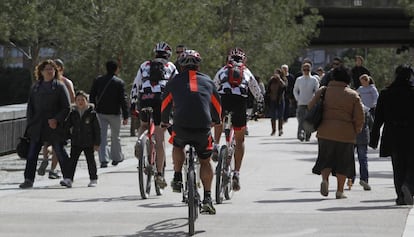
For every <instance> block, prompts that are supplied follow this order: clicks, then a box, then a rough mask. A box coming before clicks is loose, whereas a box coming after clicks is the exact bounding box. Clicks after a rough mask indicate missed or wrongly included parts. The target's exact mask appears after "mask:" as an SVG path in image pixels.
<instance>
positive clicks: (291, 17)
mask: <svg viewBox="0 0 414 237" xmlns="http://www.w3.org/2000/svg"><path fill="white" fill-rule="evenodd" d="M0 7H2V9H5V10H4V11H2V12H1V13H0V20H1V22H2V23H0V29H1V30H2V31H1V32H0V39H1V41H2V43H6V44H12V43H13V44H14V46H15V47H16V48H19V49H21V50H22V52H25V54H26V58H27V59H28V61H29V62H30V64H31V68H33V66H34V65H36V64H37V62H38V60H39V52H40V49H41V48H51V49H53V52H54V55H53V56H54V57H60V58H62V59H63V60H64V61H65V65H66V68H67V70H66V73H67V75H68V77H69V78H71V79H72V80H73V81H74V84H75V87H77V88H79V89H83V90H86V91H88V90H89V87H90V85H91V83H92V80H93V78H95V77H96V76H97V75H98V74H101V73H104V71H103V65H104V63H105V61H106V60H107V59H109V58H112V59H117V60H118V61H119V62H120V63H121V65H122V71H121V78H123V79H124V80H125V81H126V83H127V84H130V83H132V81H133V79H134V77H135V75H136V72H137V69H138V67H139V65H140V63H142V62H143V61H144V60H147V59H150V58H152V57H153V52H152V49H153V47H154V45H155V44H156V43H157V42H159V41H166V42H167V43H169V44H170V45H171V47H173V48H174V47H175V45H177V44H180V43H183V44H185V45H187V46H188V47H189V48H193V49H196V50H198V51H199V52H200V53H201V55H202V57H203V63H202V70H203V71H204V72H206V73H207V74H209V75H210V76H214V74H215V73H216V71H217V69H218V68H219V67H220V66H221V65H222V64H223V63H224V62H225V58H226V54H227V52H228V50H229V49H230V48H233V47H241V48H243V49H244V50H245V51H246V52H247V55H248V58H249V59H248V64H249V67H250V68H251V69H252V71H253V72H254V73H255V74H258V75H261V76H262V77H263V75H267V76H270V75H271V74H272V72H273V69H274V67H275V65H281V64H282V63H290V62H292V61H293V60H294V58H295V57H296V56H297V55H298V54H299V52H300V50H301V49H302V48H304V47H306V46H307V44H308V43H309V41H310V39H311V38H312V37H314V36H316V35H317V34H318V31H317V27H316V25H317V23H318V21H320V20H321V17H320V16H318V15H317V11H315V10H313V9H308V8H307V5H306V1H305V0H297V1H288V0H277V1H276V0H257V1H248V0H211V1H208V2H206V1H201V0H194V1H154V0H139V1H132V0H88V1H84V0H71V1H65V0H15V1H12V0H8V1H7V0H6V1H1V2H0ZM305 11H306V14H305ZM10 22H13V24H11V23H10Z"/></svg>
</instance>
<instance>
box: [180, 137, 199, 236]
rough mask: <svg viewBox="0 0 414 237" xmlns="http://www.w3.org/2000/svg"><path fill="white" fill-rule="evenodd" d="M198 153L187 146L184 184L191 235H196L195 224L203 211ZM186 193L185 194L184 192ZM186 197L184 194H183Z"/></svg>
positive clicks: (190, 146)
mask: <svg viewBox="0 0 414 237" xmlns="http://www.w3.org/2000/svg"><path fill="white" fill-rule="evenodd" d="M197 160H198V159H197V153H196V152H195V148H194V147H193V146H192V145H187V146H186V156H185V161H184V166H183V171H184V172H185V173H186V175H185V176H186V178H187V179H186V182H185V184H184V191H185V192H186V193H187V204H188V232H189V235H190V236H192V235H194V231H195V226H194V223H195V221H196V220H197V218H198V214H199V212H200V210H201V197H200V193H199V192H198V185H197V178H196V176H197V172H196V165H197V163H198V162H197ZM183 193H184V192H183ZM183 195H184V194H183Z"/></svg>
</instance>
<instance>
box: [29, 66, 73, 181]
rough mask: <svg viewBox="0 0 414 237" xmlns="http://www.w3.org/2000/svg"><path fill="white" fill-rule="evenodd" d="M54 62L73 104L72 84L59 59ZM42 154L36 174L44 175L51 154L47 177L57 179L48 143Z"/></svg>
mask: <svg viewBox="0 0 414 237" xmlns="http://www.w3.org/2000/svg"><path fill="white" fill-rule="evenodd" d="M54 62H55V63H56V65H57V67H58V72H59V74H60V80H61V82H62V83H63V84H64V85H65V86H66V89H67V90H68V93H69V99H70V103H72V104H73V103H75V91H74V87H73V82H72V81H71V80H70V79H69V78H67V77H66V76H64V71H65V67H64V64H63V61H62V60H61V59H55V60H54ZM42 153H43V160H42V162H41V163H40V166H39V169H37V174H38V175H40V176H43V175H45V173H46V168H47V166H48V165H49V154H51V156H52V163H51V165H50V171H49V176H48V177H49V179H59V178H60V175H59V172H58V171H57V170H56V167H57V164H58V159H57V156H56V154H55V152H53V148H52V146H51V145H50V144H48V143H45V144H44V146H43V149H42Z"/></svg>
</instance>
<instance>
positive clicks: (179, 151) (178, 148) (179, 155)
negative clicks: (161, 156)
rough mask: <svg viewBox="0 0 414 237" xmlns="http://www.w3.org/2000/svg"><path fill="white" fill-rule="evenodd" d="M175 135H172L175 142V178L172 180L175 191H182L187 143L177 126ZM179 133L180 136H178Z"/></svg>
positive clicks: (173, 154) (173, 155)
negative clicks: (182, 138)
mask: <svg viewBox="0 0 414 237" xmlns="http://www.w3.org/2000/svg"><path fill="white" fill-rule="evenodd" d="M173 129H174V132H173V134H174V135H173V136H172V143H173V151H172V159H173V166H174V179H173V180H172V182H171V188H172V189H173V192H177V193H180V192H181V188H182V182H183V175H182V168H183V164H184V160H185V152H184V147H185V143H184V141H183V140H181V139H180V131H177V127H175V128H173ZM177 134H178V137H177Z"/></svg>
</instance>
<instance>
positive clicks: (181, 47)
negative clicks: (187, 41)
mask: <svg viewBox="0 0 414 237" xmlns="http://www.w3.org/2000/svg"><path fill="white" fill-rule="evenodd" d="M185 50H187V48H186V46H185V45H184V44H178V45H177V46H176V47H175V55H176V57H175V62H174V65H175V68H176V69H177V72H180V70H181V67H180V65H179V63H178V59H179V58H180V55H181V54H182V53H183V52H185Z"/></svg>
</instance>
